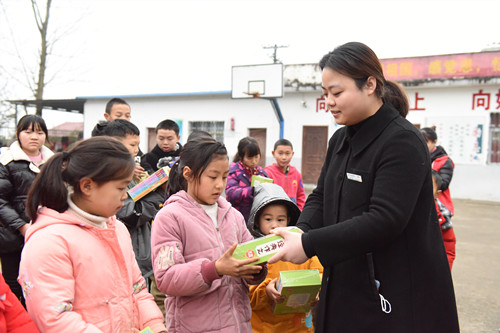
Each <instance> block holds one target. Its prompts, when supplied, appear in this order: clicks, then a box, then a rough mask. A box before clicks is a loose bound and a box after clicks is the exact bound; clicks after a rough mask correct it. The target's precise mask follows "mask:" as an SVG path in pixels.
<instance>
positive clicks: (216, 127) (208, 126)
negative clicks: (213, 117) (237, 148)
mask: <svg viewBox="0 0 500 333" xmlns="http://www.w3.org/2000/svg"><path fill="white" fill-rule="evenodd" d="M196 130H198V131H205V132H208V133H210V135H211V136H213V137H214V139H215V140H217V141H219V142H222V143H224V122H223V121H190V122H189V131H190V132H189V133H190V134H191V132H193V131H196Z"/></svg>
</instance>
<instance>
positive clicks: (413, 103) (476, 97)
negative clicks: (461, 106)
mask: <svg viewBox="0 0 500 333" xmlns="http://www.w3.org/2000/svg"><path fill="white" fill-rule="evenodd" d="M408 97H409V102H410V111H425V110H426V105H425V95H423V96H422V95H421V94H420V93H419V92H418V91H417V92H415V94H414V95H413V96H408ZM471 104H472V108H471V110H472V111H474V110H485V111H500V88H499V89H498V91H496V92H491V93H490V92H485V91H483V89H479V91H477V92H474V93H472V94H471ZM316 112H328V108H327V107H326V100H325V97H324V96H323V95H322V96H321V97H319V98H317V99H316Z"/></svg>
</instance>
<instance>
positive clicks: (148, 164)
mask: <svg viewBox="0 0 500 333" xmlns="http://www.w3.org/2000/svg"><path fill="white" fill-rule="evenodd" d="M177 146H178V148H177V149H176V150H174V151H167V152H164V151H163V150H161V148H160V147H159V146H158V145H156V146H155V147H154V148H153V150H151V151H150V152H149V153H146V154H144V155H142V157H141V166H142V167H143V168H144V169H145V170H146V171H147V172H148V173H149V174H150V175H152V174H153V173H154V172H155V171H157V170H158V169H160V167H161V166H160V167H159V166H158V162H159V161H160V159H162V158H165V161H164V163H163V165H162V166H165V165H168V164H169V163H170V162H172V161H173V160H175V159H176V158H177V157H178V156H179V155H180V154H181V149H182V145H181V143H180V142H177Z"/></svg>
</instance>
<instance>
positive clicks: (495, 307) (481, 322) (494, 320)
mask: <svg viewBox="0 0 500 333" xmlns="http://www.w3.org/2000/svg"><path fill="white" fill-rule="evenodd" d="M453 202H454V205H455V217H454V218H453V219H452V221H453V224H454V228H455V235H456V237H457V245H456V258H455V262H454V264H453V270H452V275H453V282H454V285H455V296H456V299H457V307H458V316H459V320H460V328H461V332H464V333H480V332H488V333H490V332H491V333H493V332H495V333H498V332H500V203H498V202H495V203H493V202H484V201H470V200H454V201H453Z"/></svg>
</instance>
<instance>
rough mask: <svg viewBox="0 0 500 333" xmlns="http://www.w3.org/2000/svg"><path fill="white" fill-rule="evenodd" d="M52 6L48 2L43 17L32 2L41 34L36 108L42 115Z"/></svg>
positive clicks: (36, 5)
mask: <svg viewBox="0 0 500 333" xmlns="http://www.w3.org/2000/svg"><path fill="white" fill-rule="evenodd" d="M51 4H52V0H47V4H46V7H45V15H43V16H42V13H40V8H39V6H38V4H37V2H36V1H35V0H31V8H33V14H34V15H35V21H36V25H37V28H38V31H39V33H40V41H41V46H40V54H39V56H40V63H39V67H38V80H37V81H36V89H35V94H34V95H35V99H36V100H37V102H38V103H37V106H36V114H37V115H39V116H41V115H42V104H41V101H42V100H43V89H44V88H45V69H46V64H47V55H48V46H49V43H48V40H47V32H48V26H49V17H50V5H51Z"/></svg>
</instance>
